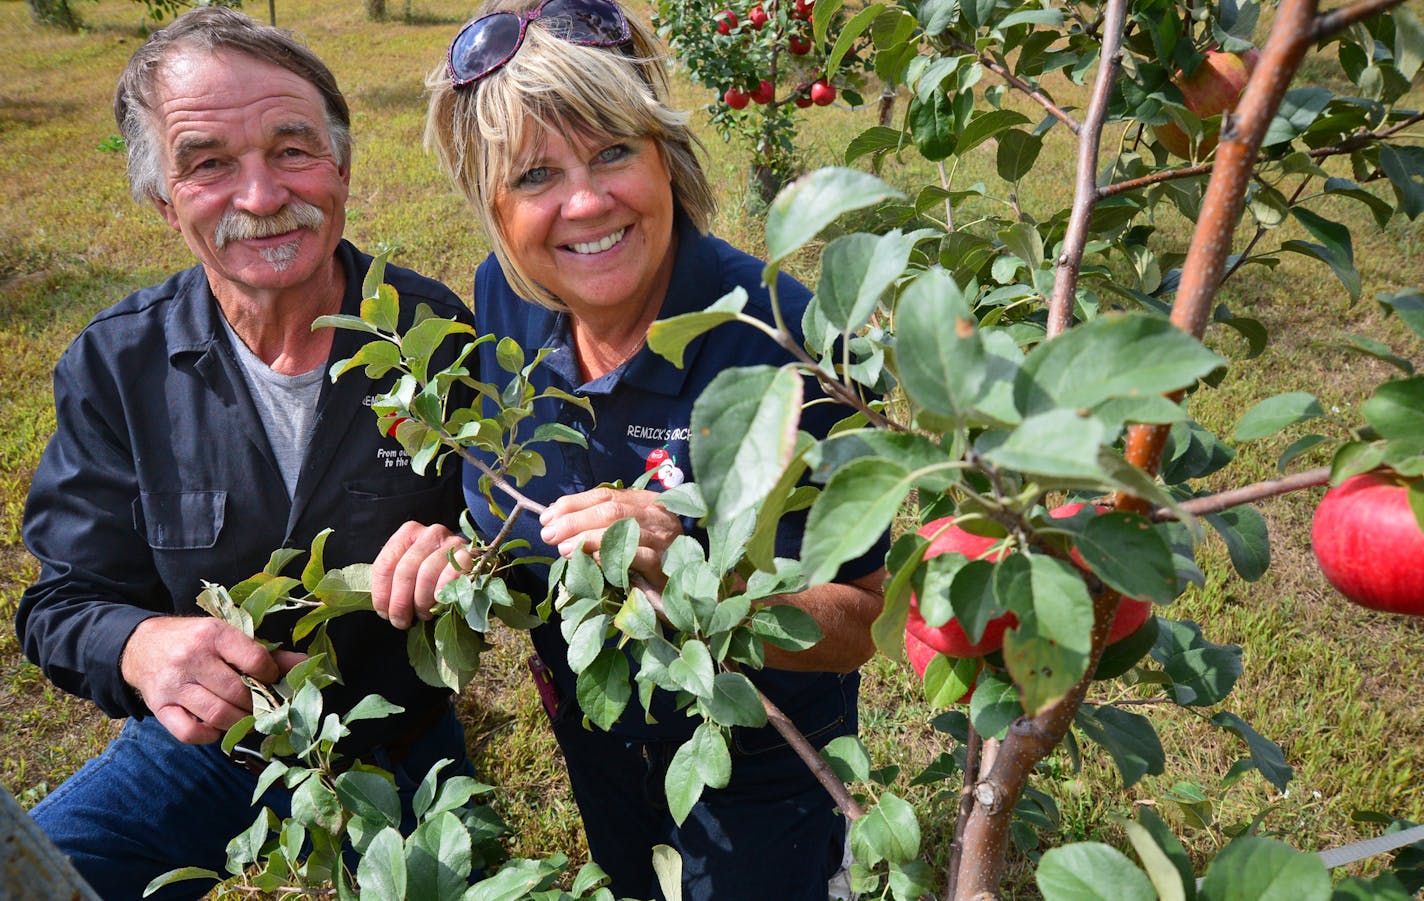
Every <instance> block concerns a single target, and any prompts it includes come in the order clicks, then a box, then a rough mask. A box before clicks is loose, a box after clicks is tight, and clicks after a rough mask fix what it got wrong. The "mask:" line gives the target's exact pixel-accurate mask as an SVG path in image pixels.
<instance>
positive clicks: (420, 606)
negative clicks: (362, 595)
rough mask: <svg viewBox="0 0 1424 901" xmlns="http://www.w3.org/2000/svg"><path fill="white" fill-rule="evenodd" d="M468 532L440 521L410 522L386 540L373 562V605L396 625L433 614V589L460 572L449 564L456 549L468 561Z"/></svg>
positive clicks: (403, 625)
mask: <svg viewBox="0 0 1424 901" xmlns="http://www.w3.org/2000/svg"><path fill="white" fill-rule="evenodd" d="M466 544H467V542H466V541H465V538H464V536H462V535H457V534H456V533H454V532H451V531H450V530H449V529H448V528H446V527H445V526H442V525H433V526H425V525H421V524H420V523H418V522H408V523H406V524H405V525H403V526H401V527H400V528H399V529H398V530H396V533H395V534H394V535H392V536H391V537H390V538H389V539H388V540H387V541H386V546H385V547H383V548H381V552H380V553H379V554H377V555H376V560H375V562H374V563H372V564H371V606H372V607H374V608H375V609H376V614H377V615H378V616H380V617H381V618H382V619H385V620H389V621H390V623H391V625H393V626H395V627H396V628H397V629H409V628H410V626H411V623H413V622H415V620H416V618H417V617H419V618H420V619H430V608H431V607H434V606H435V592H437V591H439V590H440V589H441V588H442V587H444V586H445V584H446V583H448V582H450V581H451V580H453V579H455V578H456V577H457V576H459V575H460V571H459V570H457V569H455V567H453V566H451V565H450V553H451V551H454V552H456V559H457V561H458V562H460V563H461V564H463V565H465V566H468V565H469V564H470V560H469V554H468V552H467V551H465V550H464V548H465V546H466Z"/></svg>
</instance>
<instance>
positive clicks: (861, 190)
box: [766, 167, 905, 266]
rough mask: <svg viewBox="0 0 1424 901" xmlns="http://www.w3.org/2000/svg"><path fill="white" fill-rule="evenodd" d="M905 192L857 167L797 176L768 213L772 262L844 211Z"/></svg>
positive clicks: (823, 170) (767, 232)
mask: <svg viewBox="0 0 1424 901" xmlns="http://www.w3.org/2000/svg"><path fill="white" fill-rule="evenodd" d="M904 196H905V195H904V194H901V193H900V192H899V191H897V190H895V189H894V188H892V187H890V186H889V185H887V184H886V183H885V182H883V181H881V180H880V179H878V178H876V177H875V176H873V175H867V174H865V173H864V172H859V171H857V170H855V169H845V168H839V167H830V168H825V169H817V170H816V171H814V172H811V173H810V174H808V175H804V176H802V177H801V178H798V179H796V180H795V181H793V182H792V183H791V184H790V185H788V186H787V187H786V188H784V189H782V191H781V193H780V194H778V195H777V196H776V200H774V201H772V204H771V209H770V210H769V211H768V213H767V217H766V249H767V258H768V265H769V266H774V265H775V264H777V263H780V262H781V261H782V260H784V259H786V258H787V257H788V256H790V255H791V254H793V253H795V252H796V251H797V250H799V249H800V248H801V246H802V245H804V244H805V243H806V242H808V241H810V240H812V239H813V238H815V237H816V235H818V234H820V232H821V229H823V228H825V227H826V226H827V225H830V224H831V223H832V222H834V221H835V220H836V219H837V218H838V217H840V216H841V215H843V214H845V213H849V212H851V211H853V210H859V209H864V208H865V207H868V206H874V205H875V204H877V203H882V202H884V201H886V200H891V199H904Z"/></svg>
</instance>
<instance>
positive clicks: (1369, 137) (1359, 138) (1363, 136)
mask: <svg viewBox="0 0 1424 901" xmlns="http://www.w3.org/2000/svg"><path fill="white" fill-rule="evenodd" d="M1419 122H1424V112H1418V113H1415V114H1413V115H1412V116H1409V117H1407V118H1405V119H1403V120H1402V121H1400V122H1396V123H1395V124H1394V125H1391V126H1390V127H1388V128H1381V129H1377V130H1375V131H1362V132H1358V133H1356V134H1353V135H1351V136H1350V137H1348V138H1346V139H1345V140H1343V141H1341V142H1340V143H1339V144H1331V145H1330V146H1328V147H1316V148H1315V149H1314V150H1308V151H1306V155H1307V156H1309V157H1310V158H1311V159H1313V160H1323V159H1326V158H1328V157H1332V156H1339V155H1340V154H1342V153H1353V152H1354V151H1356V150H1359V149H1361V148H1363V147H1368V146H1369V145H1370V144H1373V143H1374V142H1376V141H1383V140H1385V139H1386V138H1390V137H1393V136H1394V135H1396V134H1398V133H1399V132H1401V131H1403V130H1404V129H1406V128H1408V127H1409V126H1411V125H1415V124H1417V123H1419ZM1256 162H1258V163H1261V162H1265V158H1264V157H1261V158H1258V159H1257V160H1256ZM1214 168H1216V163H1215V162H1211V163H1198V164H1196V165H1195V166H1182V167H1181V168H1179V169H1166V170H1163V171H1161V172H1153V173H1152V174H1151V175H1144V176H1142V177H1141V178H1129V179H1126V180H1124V181H1120V182H1116V183H1115V184H1111V185H1103V186H1102V187H1100V188H1098V199H1099V200H1103V199H1105V198H1108V197H1114V196H1116V195H1118V194H1125V193H1127V192H1128V191H1136V190H1137V189H1138V188H1148V187H1151V186H1152V185H1156V184H1161V183H1162V182H1165V181H1176V180H1177V179H1179V178H1195V177H1197V176H1198V175H1210V174H1211V171H1212V170H1213V169H1214Z"/></svg>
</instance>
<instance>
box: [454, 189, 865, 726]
mask: <svg viewBox="0 0 1424 901" xmlns="http://www.w3.org/2000/svg"><path fill="white" fill-rule="evenodd" d="M676 227H677V229H678V245H677V256H676V261H675V263H674V267H673V273H672V280H671V283H670V284H669V286H668V293H667V298H666V299H665V300H664V302H663V308H662V310H661V312H660V313H659V317H658V318H660V319H667V318H670V317H672V316H676V315H679V314H682V313H689V312H694V311H698V310H703V309H706V308H707V307H708V306H709V305H711V304H712V303H713V302H715V301H716V300H717V299H719V298H720V297H722V296H723V295H725V294H727V293H729V292H730V291H732V290H733V289H734V288H738V287H740V288H744V289H745V290H746V291H747V293H748V295H749V300H748V302H747V305H746V307H745V312H747V313H748V314H750V315H753V316H757V317H758V318H761V319H763V320H764V321H766V322H768V323H769V322H771V321H772V313H771V301H770V298H769V293H768V291H767V289H766V287H764V286H763V285H762V284H761V275H762V269H763V268H764V264H763V263H762V262H761V261H760V260H757V259H756V258H755V257H752V256H750V255H748V254H745V253H743V252H741V251H740V250H737V249H736V248H734V247H732V246H731V245H730V244H728V243H727V242H725V241H722V240H721V239H719V238H715V237H712V236H710V235H702V234H699V233H698V232H697V230H696V229H695V228H693V227H692V225H691V223H690V222H689V221H688V220H687V218H686V217H685V216H684V215H682V214H681V213H680V212H679V214H678V217H677V226H676ZM777 292H778V302H779V303H780V305H781V309H782V312H783V315H784V318H785V321H786V322H787V323H788V325H789V326H790V327H791V328H793V329H797V326H798V325H799V323H800V322H801V316H802V313H803V311H804V310H805V307H806V304H807V302H808V300H809V299H810V292H809V291H808V290H807V289H806V288H805V286H803V285H802V284H800V283H799V282H797V281H796V280H795V279H792V278H790V277H789V276H785V275H783V276H781V277H780V278H779V279H778V282H777ZM475 297H476V299H477V300H476V304H475V318H476V320H477V322H478V325H479V328H480V331H481V333H484V332H493V333H494V334H495V335H499V336H506V335H508V336H511V337H513V338H515V339H516V340H517V341H518V342H519V344H520V346H521V347H523V348H524V349H525V351H526V353H532V352H533V350H534V349H536V348H540V347H548V348H552V352H551V353H550V354H549V355H548V356H547V357H546V358H545V360H544V361H543V362H542V363H541V364H540V366H539V368H538V369H537V370H535V382H536V385H537V387H539V388H541V389H542V388H544V387H550V386H552V387H555V388H559V389H561V390H563V391H566V392H568V393H571V394H574V395H577V396H580V397H585V398H587V399H588V400H589V401H590V402H591V403H592V405H593V408H594V412H595V417H594V421H593V422H590V421H589V419H588V416H587V414H585V413H584V412H583V411H582V410H580V409H579V408H578V407H576V406H574V405H573V404H569V403H565V402H563V401H559V400H544V401H539V402H537V403H536V405H535V416H534V417H533V419H534V422H533V423H532V424H530V425H529V426H528V427H529V429H530V430H532V429H533V428H534V426H535V425H537V424H538V423H541V422H548V421H556V422H561V423H564V424H565V425H567V426H569V427H571V428H573V429H575V430H577V431H579V432H580V433H581V434H583V435H584V437H585V438H586V439H587V441H588V449H587V450H585V449H584V448H582V447H579V446H577V445H574V444H553V443H546V444H541V445H536V446H535V448H534V449H536V450H538V451H539V452H540V453H541V454H542V455H543V457H544V461H545V466H546V468H547V472H546V474H545V475H544V476H542V477H539V478H535V479H532V480H531V481H530V482H529V484H528V485H526V486H525V487H524V488H523V489H521V490H522V491H523V492H524V493H525V494H526V495H528V496H529V497H530V498H531V499H533V500H535V501H538V502H540V503H542V504H546V505H547V504H550V503H552V502H553V501H555V500H557V499H558V498H559V497H562V496H563V495H566V494H575V493H577V492H580V491H586V490H588V489H590V488H594V487H596V486H598V485H600V484H605V483H611V482H614V481H621V482H622V483H623V484H624V485H630V484H632V483H633V481H634V480H636V479H637V478H639V477H640V476H642V475H643V473H644V472H645V471H647V470H650V469H655V470H657V471H658V472H657V477H656V478H654V479H653V480H652V481H651V482H649V483H648V486H647V487H648V488H650V489H652V490H654V491H658V490H665V489H667V488H671V487H673V486H674V485H676V484H678V483H681V482H683V481H690V480H695V479H696V478H697V473H695V472H693V471H692V465H691V458H690V456H689V453H688V439H689V427H690V425H691V420H692V405H693V402H694V401H696V400H697V398H698V396H699V395H701V394H702V392H703V390H704V389H705V388H706V387H707V385H708V383H709V382H711V381H712V379H713V378H715V377H716V376H717V375H718V373H720V372H722V371H724V370H726V369H729V368H732V367H739V366H757V365H771V366H779V365H781V364H783V363H787V362H790V360H791V356H790V355H789V354H788V353H787V352H786V351H785V350H784V349H782V348H781V347H780V346H778V345H777V344H776V343H775V342H774V341H772V340H771V339H770V338H768V337H767V336H766V335H764V334H762V333H761V332H760V331H757V330H755V329H753V328H751V327H750V326H747V325H743V324H740V323H728V324H724V325H720V326H718V327H716V328H714V329H712V330H711V331H710V332H708V333H706V334H703V335H702V336H700V337H699V338H697V339H696V340H694V341H693V342H692V343H691V344H690V345H689V346H688V348H687V351H686V354H685V356H684V359H683V368H678V367H677V366H674V365H673V364H672V363H670V362H668V361H667V360H666V359H664V358H663V357H661V356H658V355H657V354H656V353H654V352H653V351H651V350H650V349H648V348H646V347H644V348H643V349H641V350H640V351H639V352H638V353H637V354H635V355H634V356H633V357H632V358H631V359H630V360H628V362H626V363H625V364H623V365H622V366H620V367H618V368H617V369H615V370H614V371H612V372H610V373H608V374H606V375H604V376H602V377H601V378H599V379H596V380H594V381H592V382H587V383H585V382H584V381H583V378H582V376H581V374H580V372H579V367H578V360H577V357H576V354H575V351H574V347H573V339H572V333H571V331H570V322H569V317H568V315H567V314H564V313H558V312H554V311H552V310H549V309H546V308H544V307H540V306H537V305H535V304H533V303H530V302H529V301H526V300H524V299H522V298H520V297H519V296H518V295H516V294H515V293H514V292H513V291H512V290H511V288H510V287H509V284H508V283H507V281H506V280H505V277H504V272H503V270H502V269H501V268H500V265H499V262H498V260H497V259H496V258H495V257H494V256H493V255H491V256H490V257H489V258H488V259H487V260H485V262H484V263H483V264H481V266H480V268H479V271H478V272H477V273H476V276H475ZM798 331H799V330H798ZM798 340H799V334H798ZM478 362H479V366H480V378H481V379H484V380H486V381H492V382H496V383H503V381H505V380H507V379H508V375H507V374H505V373H504V372H503V370H501V369H500V367H499V363H498V360H497V358H496V355H495V350H494V347H493V345H492V344H491V343H486V344H484V345H482V346H481V347H480V348H479V357H478ZM805 391H806V400H807V401H810V400H811V399H813V398H817V397H820V396H821V394H820V391H819V389H818V388H817V386H816V384H815V382H814V380H809V379H808V380H807V382H806V385H805ZM850 412H851V411H850V410H849V409H848V408H846V407H843V406H839V405H836V404H828V403H821V404H816V405H814V406H810V407H808V408H806V410H805V411H804V413H803V414H802V418H801V422H800V428H801V429H802V430H804V431H807V432H810V433H811V434H813V435H815V436H817V437H824V436H825V435H826V434H827V432H828V430H829V429H830V427H831V426H832V425H834V424H835V423H836V422H837V421H839V420H840V419H842V418H844V417H846V416H847V415H849V414H850ZM478 479H479V472H478V471H477V470H475V469H474V468H473V467H471V466H468V465H467V467H466V477H465V493H466V500H467V501H468V503H469V507H470V512H471V515H472V516H473V517H474V519H475V521H476V523H477V525H478V526H479V528H480V530H481V531H482V532H483V533H484V534H486V535H493V534H495V533H496V532H497V531H498V529H499V527H500V525H501V524H502V521H501V520H500V519H499V518H498V517H497V516H496V515H495V514H493V513H491V512H490V509H489V504H488V502H487V501H486V500H485V499H484V498H483V497H482V496H481V495H480V493H479V490H478V487H477V485H478ZM496 500H497V501H499V502H500V503H502V504H505V505H506V506H507V500H506V499H505V498H502V497H501V498H496ZM804 522H805V520H804V512H803V513H799V514H789V515H787V516H786V517H785V518H784V519H783V520H782V523H781V527H780V529H779V533H778V537H777V543H776V544H777V547H776V554H777V555H778V556H783V557H795V556H797V555H798V554H799V552H800V546H801V532H802V529H803V527H804ZM684 525H685V526H689V525H691V523H684ZM539 529H540V526H539V522H538V518H537V517H534V516H521V517H520V518H519V519H518V520H517V522H516V525H515V529H514V532H513V534H512V535H511V538H523V539H525V540H527V541H528V542H529V543H530V550H529V551H528V553H530V554H534V555H539V556H556V555H557V553H558V552H557V549H555V548H551V547H549V546H548V545H546V544H544V542H543V541H542V540H541V539H540V537H539ZM690 534H693V535H694V537H696V538H698V539H699V540H700V541H701V542H702V543H703V546H704V547H705V546H706V535H705V534H704V533H702V532H701V531H700V530H692V531H691V532H690ZM887 546H888V539H887V538H886V537H884V536H882V539H881V541H880V543H879V544H877V545H876V546H875V547H873V548H872V549H871V550H870V551H869V552H867V553H866V554H865V555H864V556H863V557H861V558H860V559H858V560H855V561H852V562H850V563H848V564H846V565H845V567H843V568H842V570H841V572H840V575H839V578H840V579H842V580H850V579H853V578H856V577H859V576H862V575H865V574H867V573H871V572H874V571H875V570H876V569H878V568H879V567H880V566H881V565H882V563H883V561H884V557H885V552H886V549H887ZM516 571H517V572H521V573H526V574H528V575H527V581H526V583H525V584H524V586H523V587H524V589H525V590H526V591H529V592H530V593H531V594H533V595H534V596H535V597H542V596H543V594H544V591H545V586H544V585H543V584H539V583H538V579H539V578H541V577H545V576H546V575H547V568H546V567H536V566H528V567H518V568H516ZM555 619H556V621H555V622H554V623H551V624H549V625H545V626H542V627H540V628H538V629H535V630H534V632H533V639H534V646H535V648H536V649H537V650H538V651H539V654H540V656H541V657H542V658H543V659H544V661H545V663H546V664H547V665H548V666H549V667H550V669H551V670H552V671H553V674H554V678H555V682H556V684H557V685H558V687H559V690H560V693H561V695H562V696H563V697H564V698H565V699H569V700H572V699H573V697H574V686H575V677H574V674H573V672H572V671H571V670H570V669H569V666H568V662H567V645H566V644H565V643H564V640H563V636H562V635H561V634H560V631H559V627H558V624H557V617H556V618H555ZM749 675H750V677H751V678H752V680H753V681H754V682H756V683H757V684H758V685H759V686H760V687H761V688H762V690H763V691H765V692H766V693H767V695H768V696H769V697H771V699H772V700H773V701H775V702H776V703H777V704H778V706H780V707H781V709H782V710H783V711H784V712H785V713H786V714H787V715H788V716H791V717H792V719H793V720H795V721H796V723H797V726H798V727H799V728H801V730H802V731H803V732H805V733H806V734H807V735H808V737H813V738H815V737H829V736H833V735H834V734H837V733H838V732H840V731H853V729H854V723H855V709H854V708H855V697H856V686H857V685H858V684H859V682H858V680H859V676H858V675H857V674H854V673H852V674H849V675H842V674H836V673H800V672H786V671H780V670H763V671H761V672H757V673H750V674H749ZM659 698H661V699H662V701H664V702H666V703H665V704H660V703H659ZM652 714H653V718H654V719H656V720H657V722H655V723H648V722H646V721H645V716H644V711H643V710H642V709H641V708H640V707H639V704H638V701H637V698H636V695H635V697H634V700H633V701H632V702H631V703H630V704H629V708H628V710H627V711H626V712H625V713H624V715H623V718H622V719H621V720H620V721H619V722H618V723H617V724H616V725H615V727H614V730H613V731H614V732H616V733H618V734H620V735H624V736H626V737H629V738H635V739H661V738H667V739H681V738H685V737H686V736H688V735H690V734H691V732H692V727H693V725H695V724H694V723H693V721H692V720H690V719H688V718H687V717H686V716H685V715H684V714H682V713H677V712H675V711H674V710H673V708H672V705H671V699H670V697H669V696H667V695H666V694H665V693H661V692H660V693H658V695H655V696H654V710H653V711H652ZM734 732H735V735H734V739H735V744H736V746H738V747H743V748H751V747H753V746H757V747H760V746H766V745H780V743H781V740H780V737H779V736H777V735H775V733H774V730H772V729H771V728H770V727H767V728H765V729H761V730H749V729H738V730H734Z"/></svg>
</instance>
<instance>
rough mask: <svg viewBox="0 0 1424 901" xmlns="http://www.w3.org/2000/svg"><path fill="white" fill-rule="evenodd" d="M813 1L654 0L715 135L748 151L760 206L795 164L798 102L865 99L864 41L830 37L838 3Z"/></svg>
mask: <svg viewBox="0 0 1424 901" xmlns="http://www.w3.org/2000/svg"><path fill="white" fill-rule="evenodd" d="M815 10H816V4H815V3H814V2H813V0H659V2H658V5H657V14H656V16H655V20H654V24H655V25H656V26H657V28H658V33H659V34H660V35H661V36H662V37H663V39H664V40H665V41H667V43H668V46H669V47H670V48H671V49H672V51H673V53H674V55H675V56H676V59H677V62H678V63H679V64H681V65H682V66H685V67H686V69H687V73H688V75H689V76H690V77H691V78H692V80H693V81H694V82H696V83H697V84H700V85H702V86H704V87H706V88H709V89H710V90H712V91H713V93H714V98H713V99H712V101H711V102H709V103H708V104H707V106H706V109H707V111H708V113H709V114H710V116H711V122H712V124H713V125H715V126H716V128H717V130H718V132H719V133H720V134H721V135H722V137H723V139H724V140H733V139H735V140H738V141H741V142H744V143H745V144H746V145H747V146H748V147H749V148H750V150H751V154H750V156H751V164H750V168H751V172H750V192H749V194H750V196H751V197H752V198H753V199H754V200H755V205H756V206H757V207H758V208H761V209H764V208H765V206H766V205H767V204H769V203H770V202H771V200H772V198H774V197H775V196H776V192H777V191H779V190H781V187H782V186H783V185H784V184H785V183H786V182H787V181H789V180H790V179H791V178H794V177H795V176H796V175H798V174H799V173H800V171H801V165H800V161H799V159H798V155H797V148H796V130H797V117H798V110H806V111H807V114H808V115H814V110H815V107H818V106H827V105H829V104H831V103H833V102H835V101H836V100H837V99H841V100H844V101H845V102H847V103H850V104H852V105H856V106H858V105H860V104H862V103H863V102H864V100H863V99H862V97H861V94H860V91H862V90H864V85H865V82H866V80H867V74H868V72H869V64H868V62H867V60H866V58H865V52H866V50H867V49H868V41H848V42H844V43H843V42H842V41H840V40H838V39H836V37H835V36H836V34H837V33H838V31H839V28H840V26H841V25H842V24H844V19H845V18H846V16H845V14H843V13H842V12H841V11H840V5H839V4H836V5H835V7H834V8H832V7H830V6H826V7H824V9H823V10H822V11H821V12H819V13H817V12H816V11H815Z"/></svg>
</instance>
